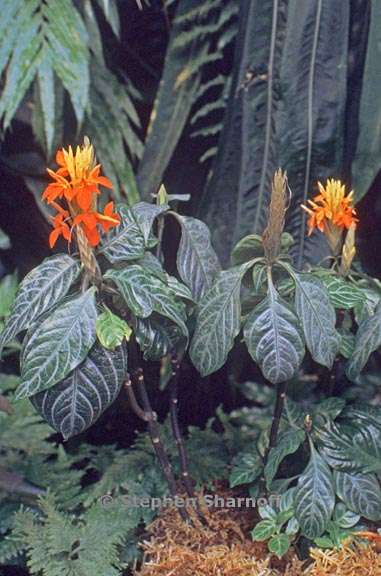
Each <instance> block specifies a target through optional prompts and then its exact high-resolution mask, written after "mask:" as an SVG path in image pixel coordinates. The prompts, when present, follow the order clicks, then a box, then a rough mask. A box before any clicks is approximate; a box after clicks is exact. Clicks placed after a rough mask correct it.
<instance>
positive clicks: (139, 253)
mask: <svg viewBox="0 0 381 576" xmlns="http://www.w3.org/2000/svg"><path fill="white" fill-rule="evenodd" d="M117 213H118V214H119V216H120V218H121V222H120V224H119V226H116V227H115V228H111V230H109V232H108V234H107V235H105V236H104V237H103V238H102V244H101V246H100V249H99V252H100V254H104V255H105V256H106V258H107V260H108V261H109V262H111V263H112V264H114V263H115V262H123V261H128V260H136V259H137V258H142V257H143V256H144V252H145V241H144V235H143V232H142V230H141V228H140V226H139V224H138V223H137V221H136V218H135V215H134V213H133V210H132V208H127V206H125V205H123V204H121V205H120V206H118V207H117Z"/></svg>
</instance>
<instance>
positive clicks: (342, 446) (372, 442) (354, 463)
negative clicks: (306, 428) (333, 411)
mask: <svg viewBox="0 0 381 576" xmlns="http://www.w3.org/2000/svg"><path fill="white" fill-rule="evenodd" d="M319 443H320V445H321V453H322V454H323V456H324V458H325V460H326V461H327V462H328V464H329V465H330V466H331V467H332V468H334V469H335V470H339V471H341V472H348V473H351V474H352V473H357V472H360V473H368V472H380V471H381V430H380V429H378V428H376V427H375V426H372V425H369V424H368V425H367V426H366V425H362V426H358V425H356V426H354V425H350V426H343V425H338V424H335V423H333V422H330V423H329V424H328V425H327V426H326V427H325V428H323V429H321V430H319Z"/></svg>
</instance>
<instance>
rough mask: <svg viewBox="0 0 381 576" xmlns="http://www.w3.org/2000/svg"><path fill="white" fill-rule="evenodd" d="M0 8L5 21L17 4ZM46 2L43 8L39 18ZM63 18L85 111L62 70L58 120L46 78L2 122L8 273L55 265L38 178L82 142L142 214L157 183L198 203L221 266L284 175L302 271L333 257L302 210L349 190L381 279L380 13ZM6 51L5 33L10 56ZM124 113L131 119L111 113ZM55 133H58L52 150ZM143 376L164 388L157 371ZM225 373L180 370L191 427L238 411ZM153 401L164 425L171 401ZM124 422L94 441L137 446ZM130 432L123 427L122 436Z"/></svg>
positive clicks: (130, 2)
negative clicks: (58, 151) (310, 201)
mask: <svg viewBox="0 0 381 576" xmlns="http://www.w3.org/2000/svg"><path fill="white" fill-rule="evenodd" d="M2 3H3V12H4V13H6V12H7V10H10V6H11V5H12V4H13V3H12V2H9V1H6V0H2ZM28 3H30V2H27V4H28ZM16 4H17V3H16ZM49 4H50V2H49V1H48V0H44V1H42V0H41V2H37V3H36V6H38V8H37V12H36V14H37V13H39V11H41V10H43V9H44V6H49ZM51 4H52V5H53V4H54V2H51ZM20 6H21V5H20ZM65 6H66V7H69V8H71V9H72V10H76V13H77V15H79V17H80V18H81V19H82V21H83V22H84V23H85V28H86V29H87V34H88V39H87V40H86V39H82V40H81V41H82V42H83V46H84V50H85V53H86V56H85V57H84V60H86V58H87V61H88V62H87V64H88V69H89V75H90V84H89V101H88V103H87V104H86V106H85V107H84V109H83V110H82V112H81V111H80V113H82V114H84V120H83V121H78V114H79V112H78V110H76V108H75V106H74V107H73V102H74V101H75V97H76V96H75V94H74V93H73V92H71V90H70V85H69V84H68V83H67V81H66V80H64V79H63V77H60V76H59V74H58V73H57V70H56V69H54V72H53V77H54V89H55V91H56V93H55V95H56V98H55V102H54V106H56V108H57V110H56V114H55V115H53V116H52V112H51V109H49V100H47V102H45V109H44V107H42V108H41V102H39V98H40V100H41V93H44V90H46V89H48V88H49V85H48V84H44V82H46V81H47V80H46V77H44V78H45V79H43V80H41V79H40V80H39V79H38V75H37V76H36V78H33V79H32V80H33V81H31V82H30V83H29V84H28V85H27V86H25V85H24V84H22V82H21V80H22V78H21V80H20V79H18V82H21V83H19V84H17V82H16V81H15V90H16V92H17V90H18V94H19V93H20V91H21V92H22V91H24V92H23V93H22V99H21V100H20V103H19V106H18V107H17V109H16V110H13V111H12V112H10V113H9V115H8V116H7V110H6V109H4V106H3V107H2V108H0V111H1V115H2V120H3V128H4V130H3V137H2V142H1V147H0V176H1V178H0V207H1V209H0V228H2V229H3V230H4V231H5V232H6V234H7V235H8V236H9V237H10V240H11V247H10V248H9V249H6V250H2V251H1V255H0V265H1V269H0V272H1V274H5V273H7V272H11V271H13V270H15V269H17V270H18V271H19V275H20V277H22V276H23V275H24V274H25V273H26V272H27V271H29V270H30V269H31V268H32V267H33V266H34V265H36V264H38V263H39V262H41V260H42V259H43V258H44V257H45V256H46V255H48V253H49V250H48V247H47V235H48V230H49V225H48V222H47V219H46V214H44V212H42V211H41V205H40V203H39V201H38V198H39V195H40V192H41V190H42V189H43V186H44V184H45V168H46V166H47V165H52V163H53V152H54V149H55V148H57V147H60V146H62V145H68V144H69V143H73V144H74V143H77V142H80V141H81V138H82V134H87V133H88V134H89V135H90V136H91V137H92V138H93V140H94V144H95V146H96V149H97V152H98V155H99V158H100V161H101V162H102V163H103V166H104V170H105V172H106V174H107V175H108V176H110V177H112V178H114V181H115V190H114V197H115V199H117V200H118V199H125V200H126V201H128V202H133V201H134V200H136V199H137V197H138V195H140V197H141V198H142V199H145V200H148V201H149V200H150V199H151V195H152V194H153V193H155V192H157V189H158V187H159V185H160V184H161V182H162V181H164V183H165V185H166V188H167V190H168V192H169V193H176V194H190V195H191V200H190V202H188V203H181V206H180V207H179V209H180V210H181V211H183V212H184V213H186V214H191V215H196V216H199V217H201V218H203V219H205V220H206V221H207V223H208V224H209V226H210V227H211V230H212V234H213V239H214V244H215V247H216V249H217V251H218V253H219V255H220V257H221V259H222V261H223V262H224V263H225V264H226V263H228V255H229V252H230V249H231V247H232V243H233V241H236V240H237V239H239V238H240V237H242V236H243V235H245V234H247V233H250V232H259V233H261V232H262V231H263V228H264V222H265V218H266V213H267V212H266V210H267V204H268V198H269V191H270V185H269V183H270V178H271V175H272V173H273V171H274V169H275V168H277V166H279V165H281V166H282V168H286V169H287V170H288V173H289V182H290V187H291V189H292V193H293V198H292V206H291V208H290V211H289V218H288V223H287V226H288V230H290V231H291V232H293V233H294V234H295V235H296V238H297V239H298V240H299V246H300V249H299V250H298V251H297V253H296V254H295V257H296V259H297V261H298V262H299V263H301V262H302V261H303V260H304V259H305V258H307V259H312V260H317V259H319V257H320V255H321V254H322V250H323V252H324V246H323V247H321V246H320V244H321V242H320V241H321V237H319V236H316V237H313V241H312V242H311V243H309V242H307V243H306V244H305V222H304V220H303V216H302V214H301V212H300V210H299V204H300V202H301V201H302V200H303V199H305V195H306V194H308V195H310V194H311V193H312V192H313V190H314V186H315V184H316V180H317V179H322V180H323V179H325V178H326V177H328V176H334V177H340V178H342V179H343V180H344V181H345V182H346V183H347V184H348V186H351V184H352V183H353V185H355V190H356V194H357V197H358V198H359V199H360V202H359V204H358V212H359V218H360V226H359V252H360V256H361V260H362V263H363V265H364V266H365V267H366V268H367V269H369V271H370V272H372V273H374V274H377V273H378V272H379V271H380V270H379V266H380V265H379V259H378V253H379V248H380V239H379V238H380V235H379V233H378V231H379V226H380V221H381V205H380V194H379V188H380V185H381V176H380V174H379V168H380V161H381V154H380V141H379V138H378V139H377V137H378V136H379V134H378V126H379V122H380V118H381V104H380V102H379V101H377V94H378V92H379V90H378V86H377V84H378V83H379V77H380V75H379V73H378V76H377V70H378V71H379V62H378V61H377V54H378V50H379V34H380V32H379V26H378V24H377V22H378V20H377V13H378V11H379V8H378V6H377V2H375V1H374V2H372V1H371V0H351V1H350V2H349V1H348V2H340V3H335V2H327V1H326V0H308V1H306V2H304V3H303V11H302V12H300V11H299V8H298V6H299V7H300V3H299V2H298V1H297V0H288V1H286V0H278V1H273V0H263V1H262V0H261V1H256V0H251V1H248V2H244V1H241V2H239V1H238V0H208V1H205V2H203V3H202V6H200V3H199V2H198V1H196V0H180V1H178V2H176V1H167V2H162V1H161V0H151V1H146V2H142V4H141V3H140V2H135V1H134V0H119V1H115V0H112V1H111V0H110V1H109V2H106V1H103V0H97V1H95V0H92V1H90V0H88V1H78V2H72V1H71V0H70V1H69V0H66V1H65V2H64V3H62V4H61V9H62V10H64V7H65ZM22 9H23V7H22V6H21V7H20V10H21V11H22ZM89 10H90V12H89ZM20 13H21V12H20ZM89 14H90V16H89ZM117 15H118V17H117ZM55 18H56V22H57V23H58V25H60V24H61V23H62V22H63V21H64V13H63V12H62V13H60V12H57V13H56V15H55ZM94 22H96V23H97V24H96V28H94ZM43 33H44V34H45V35H47V34H48V32H46V31H44V32H43ZM6 41H7V36H6V35H4V37H3V40H2V44H1V43H0V44H1V46H2V47H3V48H4V46H5V47H6ZM9 42H10V40H9ZM20 42H21V41H20ZM22 48H24V46H23V45H21V43H20V45H19V52H17V50H16V49H15V47H13V48H12V49H11V50H10V52H9V58H8V60H7V59H6V60H5V62H4V67H3V69H2V80H1V81H2V88H3V92H2V98H3V99H4V98H5V96H4V95H6V94H7V89H8V88H7V86H8V83H9V82H10V77H11V76H12V74H13V73H14V72H13V68H12V66H14V65H18V66H21V65H22V58H23V57H24V58H26V56H25V54H23V53H21V52H22V51H21V49H22ZM26 48H27V46H26ZM17 58H19V61H17ZM378 60H380V58H379V57H378ZM110 73H111V74H112V77H108V76H106V87H105V85H104V84H103V85H102V86H103V87H102V90H105V92H102V91H101V92H98V91H99V90H101V88H100V84H99V74H101V75H102V74H106V75H107V74H110ZM61 81H62V83H63V86H64V88H65V90H64V91H63V92H62V86H61V83H60V82H61ZM38 82H40V84H39V85H37V84H38ZM65 82H66V84H65ZM97 82H98V84H97ZM36 86H37V88H36ZM38 89H39V90H40V94H38V92H37V91H38ZM76 90H78V87H77V88H76ZM80 90H81V88H79V92H80ZM73 94H74V95H73ZM102 94H103V96H102ZM97 95H98V96H99V95H100V98H99V97H98V96H97ZM96 98H98V99H96ZM124 98H127V100H123V99H124ZM0 101H1V99H0ZM122 101H123V102H124V105H125V106H126V109H127V108H128V113H127V115H126V116H125V117H124V116H123V114H124V112H123V111H120V110H119V109H118V106H119V105H120V106H121V102H122ZM369 102H371V103H372V105H371V109H370V110H369V111H368V109H367V106H368V105H369ZM102 103H103V104H105V106H104V107H103V108H102ZM90 104H91V106H90ZM8 105H9V104H8ZM49 110H50V112H49ZM115 115H116V116H115ZM118 115H119V117H120V119H121V120H120V124H119V123H118V122H116V120H115V119H116V118H118ZM122 116H123V118H122ZM135 116H136V118H135ZM134 118H135V119H134ZM131 119H132V120H131ZM41 122H42V123H44V125H45V133H44V129H43V130H42V133H41ZM49 122H53V123H54V132H53V135H51V136H50V141H49V142H48V141H47V134H46V126H47V125H48V124H49ZM115 150H117V151H118V153H116V152H115ZM364 159H366V161H365V160H364ZM200 160H203V161H200ZM177 236H178V230H177V228H176V226H175V224H174V225H173V230H170V231H167V233H166V236H165V238H164V241H165V243H166V245H167V248H168V252H169V256H168V259H169V263H170V260H171V255H170V254H171V246H173V245H174V243H173V238H177ZM302 244H303V246H302ZM304 244H305V245H304ZM62 248H63V246H61V247H60V249H61V250H62ZM234 354H235V355H238V356H239V366H240V368H239V372H240V373H239V374H235V376H236V377H237V378H238V379H239V378H240V377H241V375H242V374H244V376H245V379H247V378H249V377H250V376H255V375H256V374H252V373H251V372H252V371H253V370H255V369H253V368H249V362H248V361H247V355H246V353H245V352H244V351H243V350H241V349H240V348H239V347H238V348H237V349H236V350H235V351H234ZM231 360H232V361H231V363H230V367H231V366H234V359H231ZM9 363H10V364H9V367H11V359H10V361H9ZM236 364H237V363H236ZM230 369H231V368H229V370H230ZM149 370H151V371H152V375H153V376H155V377H154V378H153V380H156V379H157V375H158V365H152V366H151V367H150V368H149ZM234 370H235V371H237V370H238V369H237V368H235V369H234ZM227 373H228V369H227V368H224V369H222V370H221V371H219V372H218V373H216V374H214V375H212V376H211V377H209V378H207V379H203V380H200V378H199V377H198V375H197V373H196V371H195V370H194V368H192V367H191V366H187V367H186V368H185V370H184V372H183V385H182V395H183V398H182V402H181V405H182V406H185V407H186V408H183V409H182V411H181V418H182V420H183V422H184V423H194V422H196V423H198V424H202V423H203V422H205V420H206V419H207V417H208V416H209V415H210V414H211V413H213V411H214V410H215V408H216V406H217V405H219V404H220V403H224V404H225V407H226V408H231V407H233V406H235V405H237V404H239V403H240V396H239V395H237V393H236V391H235V389H234V388H231V387H230V386H228V385H227V384H228V378H227ZM205 399H207V400H205ZM157 401H158V404H159V405H158V406H156V408H158V410H159V413H161V414H164V412H165V411H166V408H167V397H166V394H165V393H163V394H162V395H161V396H159V397H158V400H157ZM200 406H201V409H200ZM115 413H116V414H115ZM124 414H125V406H124V405H123V403H122V404H118V405H116V406H114V407H113V408H111V409H110V410H109V411H108V412H107V413H106V415H105V416H104V417H103V418H102V419H101V420H100V421H99V423H98V424H97V425H96V426H95V427H94V428H93V429H92V430H90V431H89V432H88V435H89V437H90V438H91V439H92V440H94V441H95V442H103V441H104V440H105V432H104V430H105V429H106V431H107V435H108V436H109V440H112V441H113V440H119V441H121V442H122V443H125V442H126V441H127V443H128V438H129V437H130V433H127V434H126V430H125V425H126V424H125V422H126V421H125V418H124ZM115 416H117V417H115ZM135 425H136V422H134V421H132V422H131V420H130V421H129V424H128V428H129V430H132V429H134V427H135ZM75 442H77V440H75Z"/></svg>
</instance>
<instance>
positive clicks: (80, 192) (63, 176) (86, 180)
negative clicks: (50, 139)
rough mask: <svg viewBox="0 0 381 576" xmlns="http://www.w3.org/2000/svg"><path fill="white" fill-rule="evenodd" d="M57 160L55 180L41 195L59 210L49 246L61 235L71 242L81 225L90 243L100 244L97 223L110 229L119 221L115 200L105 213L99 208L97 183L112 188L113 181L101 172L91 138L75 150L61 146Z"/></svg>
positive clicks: (51, 174) (54, 220)
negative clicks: (77, 227) (99, 210)
mask: <svg viewBox="0 0 381 576" xmlns="http://www.w3.org/2000/svg"><path fill="white" fill-rule="evenodd" d="M56 162H57V164H58V166H59V168H58V170H57V171H56V172H54V171H53V170H49V169H48V173H49V175H50V176H51V177H52V178H53V180H54V182H51V183H50V184H48V186H47V187H46V188H45V190H44V192H43V195H42V198H43V200H46V201H47V202H48V204H50V205H51V206H52V207H53V208H55V209H56V210H57V212H58V214H57V215H56V216H55V217H54V218H53V227H54V230H53V231H52V232H51V234H50V238H49V243H50V246H51V247H53V246H54V245H55V243H56V242H57V239H58V237H59V236H61V235H62V236H63V237H64V238H65V239H66V240H68V241H69V242H70V239H71V229H72V228H73V227H74V226H80V227H81V229H82V230H83V232H84V234H85V236H86V238H87V240H88V241H89V243H90V244H91V245H92V246H97V245H98V244H99V241H100V235H99V229H98V225H99V226H100V227H101V228H102V229H103V231H104V232H108V231H109V229H110V228H112V227H113V226H118V224H119V223H120V217H119V216H118V214H115V213H114V204H113V202H109V203H108V204H107V205H106V207H105V209H104V213H103V214H101V213H99V212H97V211H96V209H97V201H96V196H97V195H98V194H100V191H99V188H98V187H99V186H105V187H106V188H112V184H111V182H110V180H109V179H108V178H105V177H104V176H101V175H100V171H101V165H100V164H97V165H96V164H95V155H94V149H93V147H92V145H91V144H90V141H89V140H88V138H85V140H84V144H83V146H82V147H79V146H77V148H76V151H75V154H74V152H73V150H72V147H71V146H69V148H68V150H65V149H64V148H62V150H58V152H57V154H56ZM57 199H60V200H63V201H64V202H66V203H67V206H68V208H69V211H67V210H64V208H62V206H61V205H60V204H59V203H58V202H56V200H57Z"/></svg>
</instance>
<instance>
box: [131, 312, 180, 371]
mask: <svg viewBox="0 0 381 576" xmlns="http://www.w3.org/2000/svg"><path fill="white" fill-rule="evenodd" d="M135 337H136V340H137V342H138V344H139V346H140V348H141V349H142V351H143V356H144V358H145V359H146V360H160V359H161V358H163V357H164V356H166V355H167V354H169V353H170V352H173V350H177V351H178V350H179V348H180V349H181V348H184V345H186V342H187V340H186V337H184V334H183V333H182V331H181V329H180V328H179V327H178V326H177V325H176V324H173V323H172V322H170V321H169V320H167V318H163V317H162V316H159V315H155V314H152V315H151V316H150V317H149V318H136V326H135Z"/></svg>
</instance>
